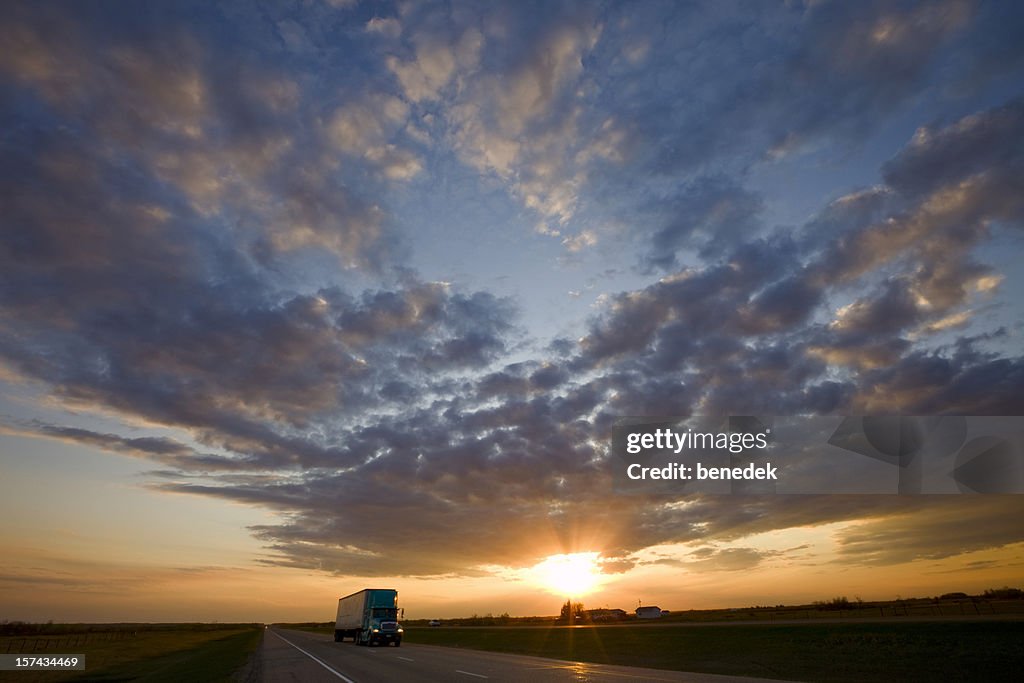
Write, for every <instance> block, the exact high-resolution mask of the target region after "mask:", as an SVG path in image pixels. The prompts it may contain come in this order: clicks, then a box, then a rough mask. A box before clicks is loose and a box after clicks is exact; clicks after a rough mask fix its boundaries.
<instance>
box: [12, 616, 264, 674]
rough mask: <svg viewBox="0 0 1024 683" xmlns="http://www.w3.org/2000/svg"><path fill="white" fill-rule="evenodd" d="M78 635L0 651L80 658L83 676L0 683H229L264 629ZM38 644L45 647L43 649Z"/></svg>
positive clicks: (34, 639) (25, 641) (18, 640)
mask: <svg viewBox="0 0 1024 683" xmlns="http://www.w3.org/2000/svg"><path fill="white" fill-rule="evenodd" d="M80 635H81V637H80V638H78V639H77V640H76V638H75V635H74V634H62V635H58V636H30V637H28V638H24V637H21V636H14V637H4V638H0V652H5V651H7V649H8V648H9V647H13V648H14V649H12V650H11V652H18V651H20V653H21V654H30V653H39V654H48V655H53V654H57V653H61V654H72V653H74V654H84V655H85V661H86V670H85V671H76V672H34V671H33V672H30V671H16V672H0V681H18V683H50V682H51V681H53V682H56V681H75V682H76V683H84V682H86V681H95V682H100V681H148V682H151V683H164V682H166V683H172V682H178V681H189V682H190V683H213V682H215V681H228V680H230V678H231V675H232V674H233V673H234V672H235V671H237V670H239V669H241V668H242V667H243V666H244V665H245V662H246V660H247V659H248V657H249V655H250V653H252V652H253V651H254V650H255V649H256V648H257V647H258V645H259V643H260V640H261V639H262V637H263V628H262V627H256V626H253V625H239V626H228V627H212V628H211V627H210V625H196V626H184V627H178V628H175V625H146V627H144V628H142V629H141V630H137V631H134V632H132V631H125V630H119V631H111V632H108V633H103V632H92V633H89V634H80ZM86 635H88V637H85V636H86ZM43 641H50V642H48V643H46V644H45V645H44V643H43ZM73 643H78V644H73ZM23 648H24V650H23V651H22V649H23Z"/></svg>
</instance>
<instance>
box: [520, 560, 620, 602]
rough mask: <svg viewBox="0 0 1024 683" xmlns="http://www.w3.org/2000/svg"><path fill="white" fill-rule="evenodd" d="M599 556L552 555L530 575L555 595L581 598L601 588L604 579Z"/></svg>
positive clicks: (535, 567) (536, 566) (532, 570)
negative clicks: (598, 559) (599, 565)
mask: <svg viewBox="0 0 1024 683" xmlns="http://www.w3.org/2000/svg"><path fill="white" fill-rule="evenodd" d="M597 556H598V553H573V554H571V555H552V556H551V557H549V558H547V559H546V560H544V561H543V562H540V563H539V564H537V565H535V566H534V567H533V569H531V570H530V573H531V574H532V576H533V579H534V580H535V581H536V582H537V584H538V585H540V586H541V587H542V588H544V589H545V590H548V591H550V592H552V593H554V594H555V595H564V596H569V597H580V596H582V595H586V594H587V593H590V592H591V591H593V590H594V589H596V588H597V587H598V586H600V585H601V581H602V579H603V578H604V577H603V575H602V574H601V570H600V568H599V567H598V564H597Z"/></svg>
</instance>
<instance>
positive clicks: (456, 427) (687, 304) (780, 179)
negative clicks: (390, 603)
mask: <svg viewBox="0 0 1024 683" xmlns="http://www.w3.org/2000/svg"><path fill="white" fill-rule="evenodd" d="M996 4H997V3H992V4H988V3H979V4H975V3H971V2H959V1H951V2H936V3H923V4H922V3H909V4H908V3H899V4H896V5H894V4H892V3H810V4H809V5H808V6H806V7H803V6H784V7H783V6H774V5H755V6H754V7H750V8H745V9H744V11H743V12H742V13H740V12H735V11H730V9H729V8H726V7H725V6H724V5H722V4H720V3H707V4H703V5H695V6H691V5H677V4H670V5H668V6H662V5H657V4H655V3H642V4H639V5H637V4H630V3H626V4H619V3H612V4H611V5H610V6H607V7H605V6H603V5H602V6H597V5H594V6H587V7H581V6H580V5H579V4H578V3H564V4H563V3H540V4H539V5H520V4H519V3H505V4H500V5H482V6H475V5H458V4H457V5H455V6H452V7H448V6H445V7H435V6H434V5H432V4H423V5H416V6H412V7H406V6H401V7H391V6H389V5H380V6H373V7H372V8H371V7H364V6H363V5H356V4H352V6H345V7H337V6H330V5H324V4H322V3H319V4H317V5H316V7H315V8H313V7H311V8H309V9H308V12H309V13H308V14H304V13H302V12H292V11H291V10H287V11H286V10H285V9H284V8H281V7H272V8H269V9H267V11H266V13H265V14H261V15H260V16H259V17H256V16H251V12H249V11H248V8H247V7H246V6H244V5H237V6H236V5H232V4H230V3H229V4H227V5H224V6H223V7H221V6H207V5H196V6H190V7H187V8H185V7H183V8H175V7H173V6H172V7H164V8H157V9H155V10H153V12H152V13H149V12H139V11H137V9H136V8H126V9H124V12H123V14H124V16H123V17H108V16H105V15H104V12H103V8H102V7H98V6H93V5H91V4H84V5H83V4H74V3H72V4H69V5H53V4H44V5H40V6H33V5H31V4H24V5H23V4H17V3H15V4H12V5H10V6H9V7H6V8H5V9H4V10H2V12H0V40H2V41H3V42H4V43H5V45H8V46H9V49H7V50H5V51H4V53H3V55H2V56H0V92H2V93H3V99H2V101H3V105H2V111H0V121H2V122H3V127H4V130H5V131H7V134H5V135H4V136H3V137H2V138H0V150H2V155H0V158H2V161H0V201H2V209H3V210H2V212H0V213H2V218H0V220H2V231H0V323H2V324H0V370H2V374H0V377H4V378H7V377H11V378H13V380H24V381H32V382H36V383H38V384H39V385H40V386H44V387H45V388H46V390H47V391H48V392H49V393H50V394H51V397H52V398H53V399H55V402H56V403H57V404H59V405H62V406H66V407H73V408H74V409H76V410H78V411H82V412H83V413H84V414H91V415H92V416H93V417H97V416H102V418H103V420H104V422H103V426H98V425H92V426H83V425H84V424H85V421H83V422H76V423H75V424H73V425H72V424H58V423H57V422H59V420H57V419H55V418H53V417H52V416H50V417H47V418H46V419H43V418H42V417H40V418H39V419H37V420H13V419H12V420H8V419H7V418H4V420H5V422H7V423H8V424H7V426H6V427H5V429H6V430H7V431H9V432H13V433H17V434H19V435H32V436H38V437H41V438H49V439H58V440H62V441H66V442H75V443H79V444H83V445H87V446H90V447H93V448H99V449H103V450H107V451H112V452H117V453H123V454H128V455H131V456H133V457H136V458H142V459H145V460H148V461H152V462H153V463H155V464H156V465H159V467H160V471H159V472H158V473H154V474H153V479H154V480H155V481H154V482H151V483H150V487H151V490H153V491H156V492H174V493H182V492H184V493H189V494H194V495H198V496H207V497H212V498H219V499H223V500H229V501H235V502H242V503H247V504H251V505H256V506H260V507H262V508H266V509H269V510H272V511H273V512H274V513H276V514H277V515H278V519H279V522H277V523H267V524H262V525H260V526H258V527H255V528H253V529H252V530H251V531H252V533H254V534H255V536H256V537H257V538H258V539H260V540H261V541H262V542H263V543H265V545H266V548H267V555H266V557H265V558H264V561H265V562H266V563H267V564H270V565H273V566H287V567H301V568H309V569H315V570H322V571H325V572H333V573H339V574H360V575H374V574H377V575H388V576H393V575H395V574H405V575H417V576H436V575H455V574H458V575H469V574H477V573H480V572H482V571H485V569H482V568H483V567H487V566H495V565H506V566H522V565H525V564H529V563H531V562H532V561H534V560H536V559H539V558H541V557H543V556H545V555H547V554H551V553H561V552H577V551H579V552H582V551H595V549H599V550H601V552H602V553H603V560H604V561H605V565H604V566H605V568H606V571H609V572H611V571H628V570H629V569H630V568H632V567H636V566H641V565H643V564H644V562H643V561H642V560H641V559H640V558H639V556H638V555H637V553H640V552H641V551H643V550H644V549H645V548H650V547H653V546H657V545H664V544H684V545H687V546H688V547H689V548H690V551H689V554H688V555H686V556H685V557H681V558H680V557H673V558H669V559H668V560H666V561H665V562H662V564H671V565H672V566H678V567H683V568H685V569H686V570H688V571H705V570H740V569H749V568H752V567H756V566H757V565H758V564H759V563H760V562H762V561H764V560H766V559H770V558H775V557H782V555H777V554H773V553H775V552H776V551H764V550H759V549H756V548H751V547H746V546H745V545H744V543H743V539H745V538H747V537H749V536H751V535H754V534H758V533H762V532H767V531H771V530H775V529H786V528H793V527H812V526H816V525H823V524H827V523H833V522H853V521H857V522H859V524H858V525H854V526H851V527H850V528H848V529H847V530H846V531H843V532H842V533H840V535H839V537H838V539H837V543H838V546H839V547H840V555H841V556H842V557H843V558H844V559H848V560H849V561H850V562H856V563H864V564H885V563H894V562H904V561H913V560H915V559H920V558H926V559H928V558H944V557H951V556H953V555H956V554H960V553H966V552H971V551H974V550H979V549H986V548H995V547H1002V546H1005V545H1008V544H1012V543H1017V542H1020V541H1022V540H1024V531H1021V529H1020V525H1019V524H1017V525H1014V524H1010V523H1008V522H1006V521H1005V520H1007V519H1017V518H1019V515H1020V513H1021V511H1022V510H1021V508H1022V503H1021V502H1020V501H1018V500H1017V499H1016V498H1010V497H1007V498H986V499H985V500H984V501H983V502H981V503H977V502H974V501H973V499H969V498H967V497H964V498H963V499H957V500H955V501H954V500H951V498H952V497H949V498H943V499H934V498H924V497H921V498H897V497H878V498H870V499H868V498H864V497H856V496H850V497H842V496H820V497H811V496H801V497H793V498H789V497H781V496H780V497H764V498H759V497H753V496H752V497H742V498H740V497H726V496H722V497H703V498H702V497H692V498H690V499H686V500H680V499H678V497H674V496H667V495H653V496H649V497H643V498H638V497H630V496H617V495H614V494H613V492H612V483H611V479H610V475H609V472H608V468H607V466H606V465H607V460H608V457H609V455H608V442H609V436H610V426H611V424H612V422H613V421H614V419H615V418H616V417H618V416H622V415H689V414H699V413H703V414H753V413H763V414H825V413H833V414H835V413H843V412H847V413H859V412H868V413H902V414H915V413H916V414H941V413H961V414H997V415H999V414H1001V415H1012V414H1024V402H1022V401H1024V399H1022V396H1024V391H1022V388H1024V358H1022V357H1021V355H1020V349H1019V336H1020V334H1021V310H1020V304H1019V299H1020V296H1019V295H1020V292H1019V288H1020V281H1019V277H1018V276H1017V275H1016V273H1014V272H1013V271H1012V270H1011V269H1010V268H1008V267H1007V265H1006V263H1007V261H1001V260H1000V259H1001V258H1004V257H1005V253H1006V252H1007V251H1009V252H1012V253H1013V255H1014V256H1019V255H1020V254H1019V252H1020V244H1021V242H1020V238H1021V232H1020V230H1021V228H1022V226H1024V191H1022V189H1024V188H1022V185H1021V178H1024V146H1022V142H1021V141H1022V140H1024V101H1022V100H1021V93H1020V92H1019V76H1020V68H1021V67H1020V64H1022V63H1024V58H1022V56H1021V55H1022V54H1024V50H1022V49H1021V47H1020V45H1019V41H1018V40H1017V37H1018V35H1019V34H1020V30H1017V31H1012V30H1009V28H1006V27H1005V25H1006V24H1008V23H1009V24H1012V25H1013V26H1016V27H1017V28H1018V29H1020V27H1021V26H1022V25H1024V22H1022V21H1021V17H1020V16H1019V14H1020V12H1019V10H1014V9H1009V10H1007V9H1002V8H999V7H996V6H995V5H996ZM335 5H337V3H335ZM999 26H1003V28H1002V29H1001V30H998V31H996V30H994V29H995V28H996V27H999ZM989 31H992V32H991V33H989ZM997 62H1002V64H1003V66H1002V67H1001V69H1002V70H1000V69H995V70H993V71H991V73H990V75H989V76H988V77H987V78H988V81H987V83H989V84H990V85H985V84H984V83H980V82H975V79H974V76H973V75H974V74H976V73H977V70H978V69H981V68H982V67H983V66H984V67H985V68H988V66H989V65H993V64H995V63H997ZM1000 74H1003V75H1002V76H1001V75H1000ZM1007 74H1008V75H1009V76H1007V77H1004V76H1006V75H1007ZM1015 78H1016V79H1017V80H1014V79H1015ZM1007 83H1010V85H1007ZM986 88H987V89H986ZM1013 88H1016V89H1015V90H1014V89H1013ZM922 102H924V103H926V104H922ZM926 105H927V106H926ZM929 107H935V113H934V115H932V114H931V113H929V114H928V116H929V117H931V118H929V119H928V120H920V121H918V119H919V118H920V115H919V110H929V112H930V111H931V110H930V109H929ZM908 118H912V119H914V121H915V123H914V124H913V126H917V128H916V131H914V130H913V126H911V128H910V129H907V127H906V126H907V124H906V119H908ZM878 149H884V150H885V151H884V152H878V151H877V150H878ZM851 159H853V160H854V161H851ZM837 168H838V169H839V170H836V169H837ZM819 177H820V178H821V179H820V182H821V187H818V186H816V185H815V184H814V183H815V182H818V181H819ZM791 178H793V179H794V180H791ZM453 186H459V187H458V190H457V191H456V190H453V189H452V188H453ZM779 186H785V187H787V190H786V192H792V193H793V194H792V195H791V196H790V195H788V194H786V192H781V191H778V190H773V188H777V187H779ZM790 186H792V187H790ZM823 188H824V189H823ZM466 197H470V199H468V200H466V201H461V200H462V199H464V198H466ZM457 200H459V201H457ZM790 200H792V203H794V204H800V205H802V206H811V207H813V209H812V210H811V211H809V212H807V213H804V214H802V216H801V217H800V218H799V219H798V220H794V221H792V222H793V223H794V224H793V225H789V224H786V221H779V220H777V219H776V217H775V216H777V215H779V214H780V213H782V214H786V215H788V211H781V210H780V209H779V206H780V205H788V203H789V202H790ZM495 235H498V237H495ZM489 240H491V241H489ZM493 240H500V241H493ZM482 244H486V245H487V246H486V248H487V249H492V250H493V251H484V247H483V246H480V245H482ZM566 254H570V255H571V256H572V258H565V257H566ZM424 255H426V256H424ZM481 261H484V263H481ZM537 263H540V264H541V266H540V267H539V268H547V267H548V266H549V265H550V268H554V269H557V270H556V271H555V272H554V274H553V275H551V274H549V273H547V272H545V273H544V276H543V277H541V276H538V275H537V273H539V272H540V270H539V269H538V267H537V266H536V264H537ZM517 269H518V270H521V272H522V273H524V274H523V275H522V277H521V278H520V279H519V281H518V282H517V283H516V287H518V288H520V289H515V288H510V287H505V288H502V285H500V284H499V283H500V279H499V278H500V277H504V274H505V273H509V272H513V273H514V272H517ZM463 270H466V271H468V272H470V274H469V275H467V276H466V277H465V279H464V280H459V279H456V280H455V281H452V282H450V281H448V280H449V277H448V274H449V273H451V272H455V273H456V274H457V275H458V274H460V273H462V271H463ZM549 275H550V279H544V278H547V277H548V276H549ZM613 279H614V282H618V283H620V284H615V285H614V288H613V284H612V282H613ZM534 280H536V281H534ZM592 288H596V289H595V291H594V292H593V293H592V295H591V292H590V290H591V289H592ZM520 291H521V292H526V293H525V294H523V295H522V296H517V295H518V294H519V293H520ZM566 291H569V292H571V293H573V294H572V296H571V297H569V298H570V299H571V302H570V304H564V303H563V302H562V300H564V299H566V297H565V292H566ZM584 292H587V294H586V295H583V293H584ZM588 297H589V298H588ZM555 298H557V299H558V300H559V303H558V304H557V306H566V305H571V306H574V308H555V304H552V308H551V309H550V311H543V312H540V313H539V312H538V311H537V310H536V308H533V306H535V305H536V303H535V302H537V301H544V302H547V303H550V302H551V301H553V300H554V299H555ZM528 302H532V303H528ZM589 304H593V307H592V308H590V309H584V308H583V307H584V306H587V305H589ZM564 311H572V313H571V314H564V315H563V312H564ZM588 316H589V317H588ZM563 318H564V319H563ZM538 320H544V321H545V323H544V324H545V325H548V326H547V327H545V326H544V325H542V324H540V323H538ZM552 321H553V322H552ZM552 340H553V341H552ZM12 386H13V383H12ZM83 420H84V418H83ZM115 423H116V424H115ZM150 428H166V429H170V430H173V432H174V433H175V434H176V435H177V436H175V437H173V438H172V437H169V436H152V435H149V434H148V433H146V432H145V431H144V430H146V429H150ZM139 430H142V434H141V435H140V431H139ZM1000 520H1002V521H1000ZM725 543H735V544H736V545H735V547H729V548H725V547H721V546H720V545H716V544H725ZM795 550H798V549H795Z"/></svg>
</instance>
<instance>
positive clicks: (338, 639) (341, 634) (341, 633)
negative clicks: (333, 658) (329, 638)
mask: <svg viewBox="0 0 1024 683" xmlns="http://www.w3.org/2000/svg"><path fill="white" fill-rule="evenodd" d="M344 637H345V632H344V631H335V632H334V642H336V643H340V642H341V641H342V639H343V638H344Z"/></svg>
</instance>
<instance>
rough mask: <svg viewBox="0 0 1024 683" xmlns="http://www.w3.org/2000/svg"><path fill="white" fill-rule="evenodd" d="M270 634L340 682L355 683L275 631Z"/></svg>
mask: <svg viewBox="0 0 1024 683" xmlns="http://www.w3.org/2000/svg"><path fill="white" fill-rule="evenodd" d="M271 633H273V634H274V635H275V636H277V637H278V638H280V639H281V640H283V641H284V642H286V643H288V644H289V645H291V646H292V647H294V648H295V649H296V650H298V651H299V652H301V653H302V654H304V655H306V656H307V657H309V658H310V659H312V660H313V661H314V662H316V663H317V664H319V665H320V666H322V667H323V668H325V669H327V670H328V671H330V672H331V673H332V674H334V675H335V676H337V677H338V678H340V679H341V680H343V681H345V682H346V683H356V682H355V681H353V680H352V679H351V678H349V677H348V676H346V675H345V674H343V673H341V672H339V671H335V670H334V669H332V668H331V667H330V665H328V664H327V663H326V662H325V661H324V660H322V659H320V658H319V657H317V656H315V655H311V654H310V653H308V652H306V651H305V650H303V649H302V648H301V647H299V646H298V645H296V644H295V643H293V642H292V641H290V640H288V639H287V638H285V637H284V636H282V635H281V634H280V633H278V632H276V631H271Z"/></svg>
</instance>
